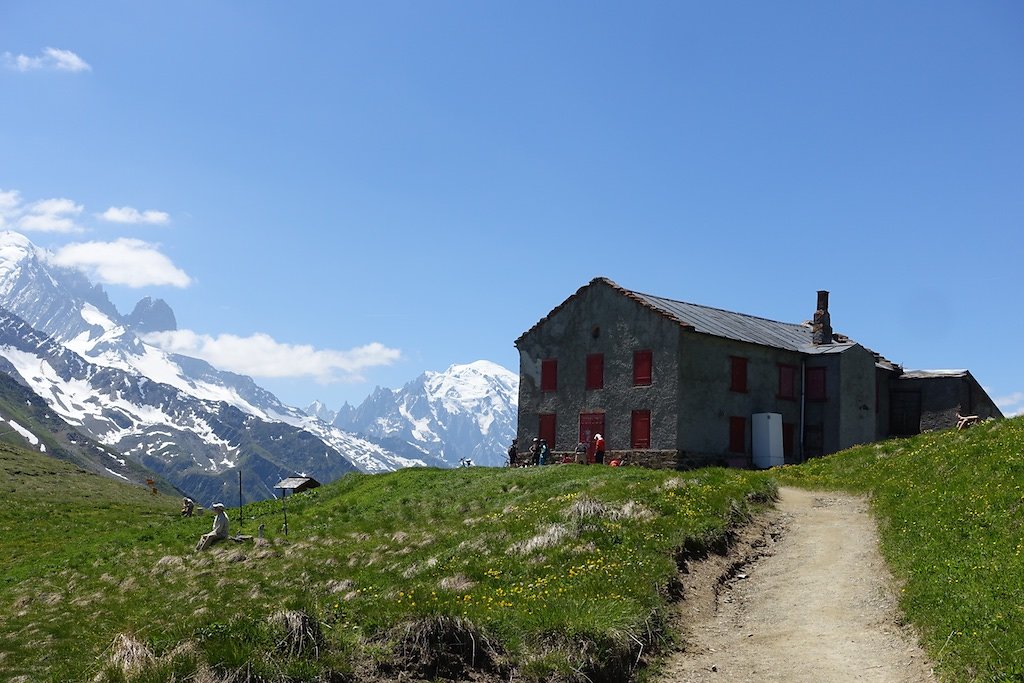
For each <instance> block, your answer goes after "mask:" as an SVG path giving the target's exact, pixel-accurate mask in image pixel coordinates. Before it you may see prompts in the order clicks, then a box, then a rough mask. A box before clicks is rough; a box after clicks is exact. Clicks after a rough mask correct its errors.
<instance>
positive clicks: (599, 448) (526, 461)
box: [508, 434, 604, 467]
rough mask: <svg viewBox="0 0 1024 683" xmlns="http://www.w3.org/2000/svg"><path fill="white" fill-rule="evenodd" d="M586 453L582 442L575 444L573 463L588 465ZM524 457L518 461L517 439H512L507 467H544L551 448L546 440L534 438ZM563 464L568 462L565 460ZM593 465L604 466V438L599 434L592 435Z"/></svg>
mask: <svg viewBox="0 0 1024 683" xmlns="http://www.w3.org/2000/svg"><path fill="white" fill-rule="evenodd" d="M588 451H589V447H588V446H587V444H586V443H584V442H583V441H580V442H579V443H578V444H576V449H575V458H574V462H575V463H576V464H578V465H586V464H588V463H589V462H590V459H589V457H588ZM524 455H525V457H524V458H523V459H520V457H519V439H518V438H516V439H512V445H511V446H509V447H508V466H509V467H532V466H538V465H546V464H548V462H549V461H550V459H551V448H550V447H549V446H548V442H547V440H546V439H542V438H540V437H534V439H533V443H532V444H530V449H529V450H528V451H527V452H526V453H525V454H524ZM564 462H569V461H568V460H566V461H564ZM594 463H595V464H597V465H603V464H604V437H603V436H601V435H600V434H595V435H594Z"/></svg>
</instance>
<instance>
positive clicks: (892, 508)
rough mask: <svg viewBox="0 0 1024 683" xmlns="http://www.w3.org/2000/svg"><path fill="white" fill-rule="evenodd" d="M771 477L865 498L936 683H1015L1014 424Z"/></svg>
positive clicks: (1019, 586)
mask: <svg viewBox="0 0 1024 683" xmlns="http://www.w3.org/2000/svg"><path fill="white" fill-rule="evenodd" d="M776 472H778V473H776ZM776 472H773V473H772V476H779V477H780V479H781V483H786V484H796V485H799V486H803V487H807V488H812V489H842V490H847V491H853V492H858V493H865V494H868V495H870V497H871V500H872V509H873V510H874V512H875V515H876V517H877V519H878V520H879V532H880V536H881V546H882V552H883V554H884V556H885V558H886V560H887V562H888V564H889V566H890V567H891V568H892V570H893V573H894V574H895V575H896V576H897V578H898V579H899V580H900V581H901V583H902V584H903V587H902V591H903V593H902V599H901V606H902V608H903V611H904V614H905V617H906V618H907V620H909V621H910V622H911V623H913V624H914V625H915V626H916V627H917V628H918V629H919V630H920V632H921V636H922V642H923V644H924V645H925V647H926V649H927V650H928V653H929V654H930V655H931V656H932V658H933V660H934V661H935V663H936V666H937V668H938V671H939V673H940V674H941V675H942V678H943V680H948V681H1024V418H1016V419H1011V420H1001V421H995V422H986V423H983V424H981V425H979V426H977V427H972V428H970V429H967V430H964V431H961V432H958V431H955V430H947V431H942V432H932V433H929V434H922V435H919V436H916V437H914V438H911V439H901V440H893V441H886V442H883V443H878V444H872V445H868V446H862V447H858V448H853V449H850V450H848V451H845V452H843V453H838V454H836V455H833V456H829V457H827V458H821V459H819V460H815V461H812V462H809V463H806V464H804V465H800V466H798V467H786V468H783V469H782V470H781V471H776Z"/></svg>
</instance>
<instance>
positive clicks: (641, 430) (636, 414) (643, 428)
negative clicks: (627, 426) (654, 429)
mask: <svg viewBox="0 0 1024 683" xmlns="http://www.w3.org/2000/svg"><path fill="white" fill-rule="evenodd" d="M630 432H631V436H630V441H631V442H632V447H633V448H650V447H651V411H649V410H634V411H633V419H632V429H631V430H630Z"/></svg>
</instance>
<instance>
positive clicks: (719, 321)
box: [630, 291, 851, 353]
mask: <svg viewBox="0 0 1024 683" xmlns="http://www.w3.org/2000/svg"><path fill="white" fill-rule="evenodd" d="M630 293H631V294H633V295H634V296H635V297H637V298H638V299H640V300H641V301H643V302H644V303H646V304H647V305H648V306H651V307H652V308H656V309H658V310H660V311H662V312H664V313H666V314H668V315H669V316H670V317H672V318H674V319H675V320H677V321H679V323H680V324H683V325H688V326H690V327H693V329H694V330H696V331H697V332H703V333H704V334H711V335H714V336H716V337H725V338H727V339H735V340H737V341H743V342H749V343H751V344H760V345H761V346H771V347H774V348H779V349H789V350H790V351H801V352H804V353H807V352H809V351H811V350H814V349H815V348H816V347H815V346H814V343H813V339H812V336H811V326H810V325H805V324H794V323H780V322H777V321H775V320H768V319H766V318H758V317H756V316H753V315H746V314H744V313H732V312H731V311H723V310H721V309H718V308H710V307H708V306H698V305H697V304H688V303H686V302H683V301H674V300H672V299H665V298H662V297H660V296H653V295H651V294H643V293H641V292H633V291H630ZM826 346H829V347H834V346H836V345H835V344H828V345H826ZM843 346H844V348H843V349H841V350H842V351H845V350H846V349H847V348H849V347H850V346H851V344H845V345H843ZM817 350H818V352H824V350H823V349H822V348H821V347H817ZM836 351H840V349H832V352H836Z"/></svg>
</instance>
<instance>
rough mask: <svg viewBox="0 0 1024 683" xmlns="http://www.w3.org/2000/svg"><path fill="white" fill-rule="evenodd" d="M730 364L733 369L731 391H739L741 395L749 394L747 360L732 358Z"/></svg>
mask: <svg viewBox="0 0 1024 683" xmlns="http://www.w3.org/2000/svg"><path fill="white" fill-rule="evenodd" d="M729 362H730V365H731V367H732V373H731V375H732V379H731V382H730V383H729V389H730V390H732V391H738V392H740V393H741V394H745V393H747V359H746V358H740V357H739V356H730V357H729Z"/></svg>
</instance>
